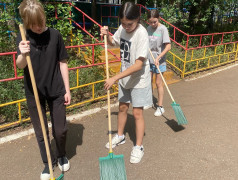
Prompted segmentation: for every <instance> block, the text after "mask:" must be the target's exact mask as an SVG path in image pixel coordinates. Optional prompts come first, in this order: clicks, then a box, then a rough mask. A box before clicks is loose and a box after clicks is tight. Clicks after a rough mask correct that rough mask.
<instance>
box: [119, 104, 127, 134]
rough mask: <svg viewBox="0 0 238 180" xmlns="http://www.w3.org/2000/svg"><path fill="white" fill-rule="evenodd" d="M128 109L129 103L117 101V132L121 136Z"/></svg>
mask: <svg viewBox="0 0 238 180" xmlns="http://www.w3.org/2000/svg"><path fill="white" fill-rule="evenodd" d="M128 109H129V103H123V102H120V103H119V112H118V117H117V130H118V132H117V134H118V136H122V135H123V133H124V128H125V125H126V121H127V111H128Z"/></svg>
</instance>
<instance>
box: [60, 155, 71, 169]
mask: <svg viewBox="0 0 238 180" xmlns="http://www.w3.org/2000/svg"><path fill="white" fill-rule="evenodd" d="M58 166H59V169H60V170H61V171H63V172H66V171H68V170H69V168H70V164H69V160H68V159H67V157H65V156H63V157H61V158H58Z"/></svg>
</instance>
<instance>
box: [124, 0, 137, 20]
mask: <svg viewBox="0 0 238 180" xmlns="http://www.w3.org/2000/svg"><path fill="white" fill-rule="evenodd" d="M124 17H125V18H126V19H129V20H135V19H138V18H140V11H139V8H138V7H137V5H135V4H134V3H133V2H126V3H125V4H123V5H122V6H121V8H120V10H119V18H120V19H123V18H124Z"/></svg>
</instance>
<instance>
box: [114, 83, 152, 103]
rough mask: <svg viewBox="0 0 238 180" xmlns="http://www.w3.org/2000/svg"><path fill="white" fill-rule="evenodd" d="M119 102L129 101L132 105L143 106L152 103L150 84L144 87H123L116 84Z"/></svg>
mask: <svg viewBox="0 0 238 180" xmlns="http://www.w3.org/2000/svg"><path fill="white" fill-rule="evenodd" d="M118 100H119V102H124V103H131V104H132V106H133V107H144V106H150V105H152V90H151V84H149V86H147V87H145V88H132V89H125V88H123V87H122V86H121V85H120V83H119V84H118Z"/></svg>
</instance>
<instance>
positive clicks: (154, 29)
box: [147, 9, 171, 116]
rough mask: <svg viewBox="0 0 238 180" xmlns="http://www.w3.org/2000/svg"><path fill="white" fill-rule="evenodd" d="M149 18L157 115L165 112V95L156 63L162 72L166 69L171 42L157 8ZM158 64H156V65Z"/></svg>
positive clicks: (151, 66)
mask: <svg viewBox="0 0 238 180" xmlns="http://www.w3.org/2000/svg"><path fill="white" fill-rule="evenodd" d="M147 17H148V20H149V24H150V26H148V28H147V31H148V35H149V47H150V49H151V52H152V54H153V56H154V58H155V61H156V62H155V63H154V60H153V58H152V57H151V55H149V56H148V57H149V61H150V71H151V79H153V74H156V86H157V91H158V107H157V109H156V111H155V113H154V115H155V116H161V115H162V114H163V113H164V108H163V97H164V88H163V81H162V77H161V75H160V74H159V71H158V69H157V68H156V65H158V66H159V69H160V72H161V73H163V72H165V71H166V58H165V54H166V53H167V52H168V51H169V50H170V49H171V42H170V38H169V33H168V30H167V28H166V27H165V26H164V25H162V24H161V23H160V22H159V12H158V10H156V9H153V10H151V11H150V12H149V13H148V16H147ZM155 64H156V65H155Z"/></svg>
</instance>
